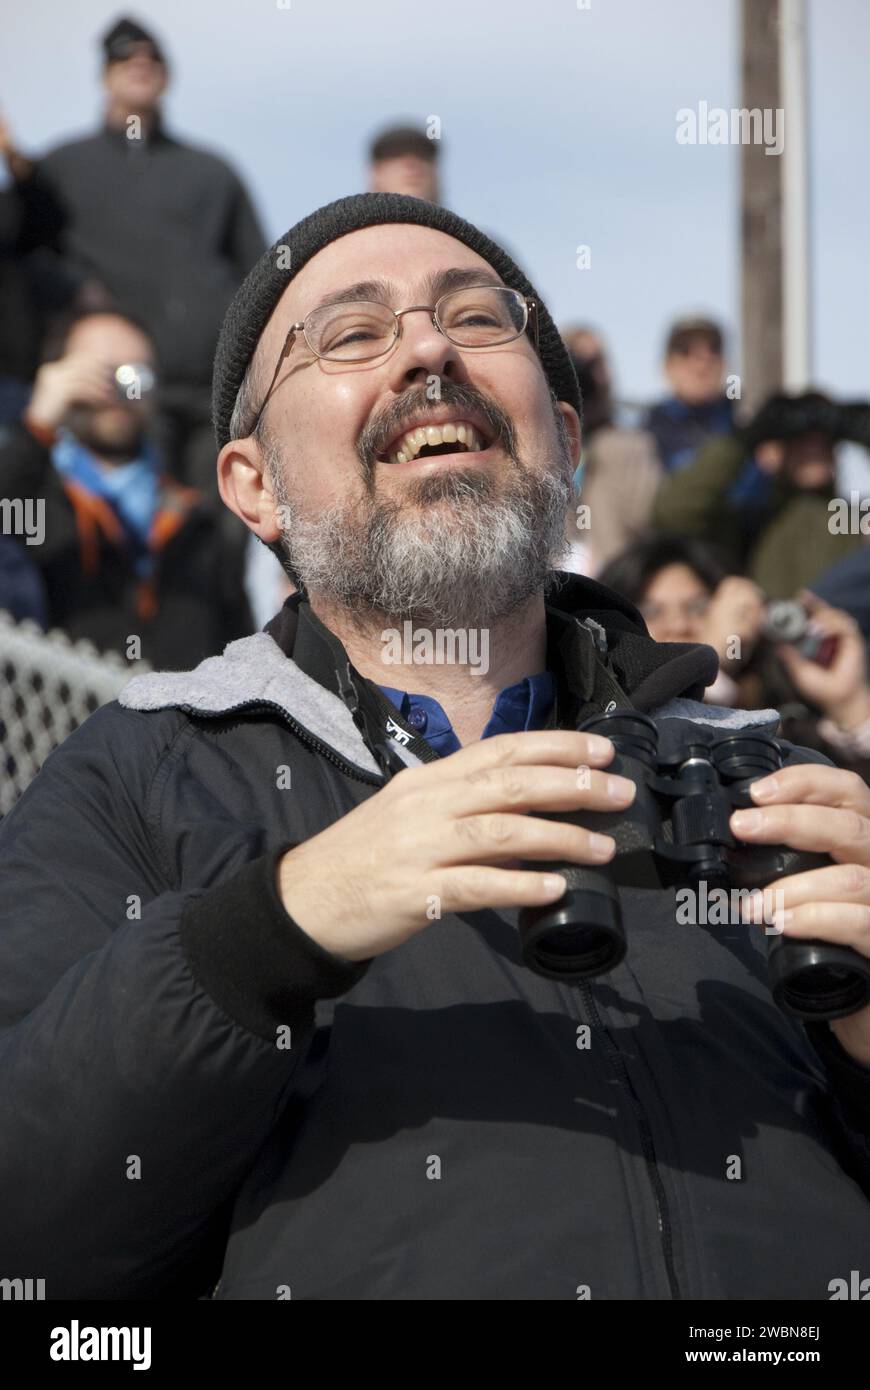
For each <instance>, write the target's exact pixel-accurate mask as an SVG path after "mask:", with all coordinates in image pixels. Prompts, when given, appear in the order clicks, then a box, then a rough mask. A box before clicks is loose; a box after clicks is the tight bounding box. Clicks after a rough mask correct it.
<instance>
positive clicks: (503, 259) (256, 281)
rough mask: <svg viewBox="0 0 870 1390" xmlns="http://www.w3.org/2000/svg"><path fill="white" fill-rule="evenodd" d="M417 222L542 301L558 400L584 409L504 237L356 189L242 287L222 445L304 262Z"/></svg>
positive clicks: (217, 418)
mask: <svg viewBox="0 0 870 1390" xmlns="http://www.w3.org/2000/svg"><path fill="white" fill-rule="evenodd" d="M390 222H411V223H415V224H416V225H418V226H422V227H433V228H434V229H435V230H436V231H439V232H445V233H446V234H447V236H452V237H455V238H456V240H457V241H461V242H462V243H463V244H464V245H465V246H468V247H470V249H471V250H472V251H476V252H477V254H478V255H479V256H482V257H483V259H484V260H485V261H487V262H488V263H489V264H490V265H491V266H492V268H493V270H494V271H495V272H496V273H497V274H498V275H499V276H500V277H501V279H502V280H503V281H504V283H505V284H506V285H508V286H509V287H510V288H511V289H514V290H519V291H520V293H521V294H524V295H526V296H527V297H528V298H529V299H533V300H534V301H535V303H536V304H537V306H538V310H537V312H538V355H539V357H540V359H541V365H542V367H543V369H544V374H545V376H546V378H547V380H548V382H549V383H550V385H551V387H552V388H553V391H554V392H555V395H556V399H557V400H560V401H567V402H568V403H569V404H570V405H572V406H573V407H574V409H575V410H576V411H577V414H578V415H580V413H581V410H582V406H581V400H580V388H579V386H578V385H577V377H576V375H575V372H574V366H573V363H572V361H571V358H570V356H569V354H568V351H567V349H566V347H565V345H564V343H563V342H562V339H561V338H560V336H559V332H558V330H557V328H556V325H555V324H554V323H553V320H552V319H551V318H550V315H549V313H548V312H547V309H546V306H545V305H544V303H543V301H542V300H541V297H540V295H539V294H538V293H537V291H536V290H535V288H534V287H533V285H531V284H530V282H529V281H528V280H527V279H526V277H525V275H524V274H523V272H522V271H521V270H520V268H519V266H518V265H517V264H516V263H515V262H514V261H513V260H512V259H511V257H510V256H509V255H508V253H507V252H506V251H504V250H503V249H502V248H501V247H500V246H499V245H498V244H497V243H496V242H494V241H493V240H492V238H491V237H488V236H487V235H486V234H485V233H484V232H481V231H478V229H477V227H475V226H473V225H472V224H471V223H470V222H466V221H465V219H464V218H462V217H459V216H458V215H457V214H456V213H455V212H451V211H450V210H449V209H448V208H445V207H441V206H440V205H439V204H438V203H428V202H426V201H425V200H424V199H422V198H410V197H407V196H406V195H405V194H403V193H355V194H352V195H351V196H350V197H348V198H339V199H337V201H336V202H334V203H327V205H326V206H325V207H322V208H319V209H318V210H317V211H316V212H312V213H310V214H309V216H308V217H304V218H303V219H302V221H301V222H297V223H296V225H295V226H294V227H291V228H290V230H289V231H287V232H285V233H284V235H283V236H282V237H279V238H278V240H277V241H276V242H275V244H274V245H273V246H271V247H270V248H269V250H268V251H266V252H264V253H263V255H262V256H261V257H260V259H259V261H257V264H256V265H255V266H254V268H253V270H251V271H250V273H249V274H248V276H247V277H246V279H245V280H244V281H243V282H242V284H241V285H240V286H239V289H238V291H237V292H236V295H235V297H234V299H233V301H232V303H231V304H230V307H229V309H228V310H227V313H226V316H225V318H224V321H223V326H222V328H221V332H220V337H219V338H218V345H217V350H216V353H215V360H214V376H213V382H212V415H213V420H214V430H215V438H216V440H217V446H218V449H222V448H223V446H224V445H225V444H226V443H227V441H228V440H229V439H230V420H231V418H232V414H233V409H234V407H235V403H236V397H237V395H238V393H239V388H240V387H241V384H242V381H243V380H244V376H245V372H246V371H247V369H248V364H249V363H250V361H251V358H252V357H253V355H254V351H255V349H256V346H257V343H258V342H259V340H260V335H261V334H262V332H263V329H264V328H265V327H266V324H267V323H268V321H269V318H270V317H271V314H272V311H273V309H274V308H275V305H276V304H277V303H278V300H279V299H280V298H281V295H282V294H283V293H284V290H285V289H286V288H287V286H288V285H289V283H290V281H291V280H292V279H293V277H294V275H297V274H298V273H299V271H300V270H301V269H302V267H303V266H304V265H305V264H306V263H307V262H308V261H310V260H311V258H312V256H316V255H317V252H318V251H322V250H323V248H324V246H328V245H329V244H330V242H333V241H337V240H338V238H339V237H342V236H347V234H348V233H349V232H356V231H359V230H360V229H361V228H363V227H374V226H380V225H382V224H384V223H390Z"/></svg>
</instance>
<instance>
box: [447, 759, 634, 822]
mask: <svg viewBox="0 0 870 1390" xmlns="http://www.w3.org/2000/svg"><path fill="white" fill-rule="evenodd" d="M611 789H612V791H611ZM437 795H438V797H439V799H440V801H441V804H442V805H443V807H444V809H445V810H447V811H448V812H450V813H452V814H453V815H455V816H469V815H482V814H483V813H485V812H486V811H577V810H580V809H581V808H582V809H587V810H592V811H623V810H625V808H626V807H627V806H630V805H631V803H632V801H633V800H634V796H635V786H634V783H633V782H632V781H630V780H629V778H627V777H620V776H617V775H616V774H614V773H608V772H600V771H598V770H596V769H594V768H592V767H590V766H589V765H588V763H587V764H584V763H581V764H580V765H579V766H578V767H571V768H567V767H538V766H533V765H522V764H520V765H516V764H513V765H511V766H509V767H494V768H484V769H479V770H478V771H477V772H475V773H474V775H473V776H471V777H466V778H462V779H460V780H457V781H453V782H450V783H449V784H445V786H443V787H442V788H440V790H439V792H438V794H437Z"/></svg>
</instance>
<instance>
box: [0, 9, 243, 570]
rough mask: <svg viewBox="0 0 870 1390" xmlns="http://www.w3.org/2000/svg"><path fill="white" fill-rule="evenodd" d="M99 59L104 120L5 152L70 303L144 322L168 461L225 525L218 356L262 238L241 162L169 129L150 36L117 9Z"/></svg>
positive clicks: (157, 52) (160, 62) (155, 44)
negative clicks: (219, 472)
mask: <svg viewBox="0 0 870 1390" xmlns="http://www.w3.org/2000/svg"><path fill="white" fill-rule="evenodd" d="M100 56H101V86H102V94H103V102H104V106H103V122H102V125H101V128H100V129H99V130H97V131H95V132H93V133H92V134H90V135H87V136H85V137H83V138H81V139H76V140H70V141H67V142H65V143H63V144H61V145H58V146H56V147H55V148H54V149H52V150H50V151H49V152H48V153H47V154H45V155H44V156H42V157H41V158H39V159H38V160H35V161H31V160H28V159H25V158H24V157H23V156H21V155H19V154H17V152H12V153H11V154H10V155H7V159H8V160H9V161H10V163H11V168H12V172H13V177H14V178H15V179H16V181H17V184H18V185H19V186H20V188H21V191H22V193H24V192H25V185H27V190H26V191H27V194H28V196H27V197H26V198H24V199H23V214H22V215H24V216H25V217H26V228H25V230H26V234H27V238H28V239H29V240H31V241H33V242H36V243H38V242H40V241H41V239H42V238H43V237H44V236H45V235H46V234H47V231H48V230H50V232H51V235H52V237H54V238H56V239H57V242H58V246H59V249H60V252H61V266H62V269H63V271H64V274H65V276H66V277H67V278H68V279H69V281H70V282H71V284H72V285H73V286H75V288H76V294H77V296H78V298H77V300H76V302H78V300H79V299H80V300H81V301H82V302H83V303H86V304H87V305H88V306H90V307H105V306H106V305H108V304H111V305H113V306H121V307H122V308H123V309H125V310H127V311H128V312H129V313H132V314H133V315H134V316H135V317H136V318H137V319H139V320H140V321H141V322H142V323H144V324H145V325H146V326H147V328H148V331H149V333H150V335H151V337H152V339H153V341H154V344H155V347H156V349H157V356H158V361H159V366H160V378H161V383H162V387H161V406H160V412H159V417H158V420H157V432H158V434H159V436H160V442H161V445H162V449H163V453H164V456H165V458H166V464H167V469H168V471H169V472H170V473H171V474H172V475H173V476H174V477H175V478H176V479H177V480H178V481H181V482H183V483H185V484H188V485H193V486H195V487H197V488H198V489H199V490H200V491H201V492H202V494H203V496H204V498H205V500H206V502H207V503H209V504H211V505H212V507H213V510H214V511H215V513H216V514H217V515H218V516H219V518H220V520H221V523H222V524H224V525H226V524H227V523H231V518H229V517H227V516H226V513H225V512H224V511H223V508H221V507H220V505H219V503H218V501H217V496H216V492H215V487H214V447H213V439H212V435H211V425H210V419H209V398H210V383H211V364H212V359H213V357H214V350H215V343H216V341H217V336H218V332H219V329H220V325H221V321H222V319H223V316H224V313H225V312H226V309H227V307H228V305H229V303H230V301H231V299H232V297H233V295H234V293H235V291H236V289H237V288H238V286H239V284H240V283H241V281H242V279H243V278H244V276H245V274H246V273H247V271H248V270H249V268H250V266H251V264H252V263H253V262H254V261H255V260H256V259H257V257H258V256H259V255H261V253H262V251H263V248H264V246H265V238H264V237H263V234H262V230H261V228H260V225H259V220H258V217H257V214H256V212H255V210H254V208H253V206H252V203H251V200H250V197H249V195H248V192H247V190H246V189H245V187H244V185H243V183H242V181H241V179H240V178H239V176H238V174H237V173H236V171H235V170H234V169H232V168H231V167H230V166H229V165H228V164H227V163H226V162H225V161H224V160H223V159H221V158H220V157H218V156H217V155H215V154H213V153H212V152H211V151H209V150H205V149H200V148H198V147H196V146H194V145H192V144H189V143H188V142H187V141H185V140H182V139H180V138H178V137H177V136H176V135H175V134H174V132H171V131H170V130H169V129H167V126H166V123H165V121H164V115H163V98H164V94H165V92H166V88H167V85H168V82H169V64H168V60H167V56H166V53H165V50H164V48H163V46H162V44H161V43H160V41H159V40H158V39H157V38H156V37H155V35H154V34H153V32H151V30H150V29H148V28H146V27H145V26H144V25H142V24H141V23H139V22H138V21H137V20H136V19H134V18H131V17H129V16H124V17H121V18H119V19H117V20H115V21H113V23H112V24H111V25H110V26H109V27H108V29H107V30H106V31H105V33H104V34H103V36H102V39H101V41H100ZM231 526H232V528H233V529H237V528H235V527H234V523H231ZM238 564H239V568H241V557H240V558H239V561H238Z"/></svg>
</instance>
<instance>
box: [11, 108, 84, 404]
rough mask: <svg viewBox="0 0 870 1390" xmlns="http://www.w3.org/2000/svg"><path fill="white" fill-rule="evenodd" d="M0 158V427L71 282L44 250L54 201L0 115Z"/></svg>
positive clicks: (29, 376) (68, 298) (29, 378)
mask: <svg viewBox="0 0 870 1390" xmlns="http://www.w3.org/2000/svg"><path fill="white" fill-rule="evenodd" d="M0 158H2V159H3V162H4V164H5V166H6V169H7V172H8V174H9V176H10V182H9V185H8V186H7V187H6V188H2V189H0V424H3V423H5V422H6V421H10V420H17V419H18V417H19V416H20V415H21V412H22V411H23V410H24V407H25V406H26V404H27V401H28V399H29V397H30V392H31V390H32V389H33V378H34V375H35V373H36V368H37V367H38V365H39V354H40V347H41V343H42V338H43V335H44V333H45V331H46V328H47V326H48V323H49V320H50V317H51V315H52V314H55V315H56V314H58V313H59V312H61V311H62V310H65V309H67V308H68V307H69V306H70V305H71V304H72V302H73V299H74V296H75V294H76V288H77V286H76V282H75V281H74V280H73V279H72V278H71V277H70V276H68V275H64V274H63V273H62V272H61V271H60V270H59V268H58V267H57V265H56V263H55V261H54V260H53V258H52V257H51V254H50V251H49V248H50V247H51V245H52V243H53V241H54V238H55V237H56V236H58V235H59V233H60V230H61V217H60V212H59V209H58V208H57V204H56V202H55V201H54V200H53V199H52V198H51V197H50V196H48V195H47V194H46V191H45V189H44V188H42V187H40V184H39V181H38V180H34V179H32V178H31V177H30V174H31V172H32V168H33V166H32V164H31V163H30V161H29V160H27V159H25V158H24V157H23V156H22V155H21V154H19V153H18V152H17V151H16V150H15V146H14V142H13V140H12V135H11V132H10V130H9V126H8V125H7V123H6V121H5V120H4V119H3V116H2V115H0Z"/></svg>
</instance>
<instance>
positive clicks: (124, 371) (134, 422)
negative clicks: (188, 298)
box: [0, 309, 251, 668]
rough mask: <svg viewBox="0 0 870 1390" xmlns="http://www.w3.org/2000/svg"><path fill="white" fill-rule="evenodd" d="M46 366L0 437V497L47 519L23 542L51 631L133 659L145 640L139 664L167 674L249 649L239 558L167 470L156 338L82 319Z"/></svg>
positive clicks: (59, 334) (82, 314)
mask: <svg viewBox="0 0 870 1390" xmlns="http://www.w3.org/2000/svg"><path fill="white" fill-rule="evenodd" d="M45 354H46V360H45V361H44V362H43V363H42V366H41V367H40V368H39V370H38V372H37V375H36V380H35V382H34V387H33V394H32V396H31V398H30V401H29V403H28V405H27V408H26V410H25V413H24V415H23V417H22V419H21V421H20V423H18V424H13V425H6V426H4V427H3V428H2V431H0V493H2V494H3V496H5V497H7V498H12V499H15V498H17V499H21V500H22V501H24V502H25V503H26V508H30V509H32V515H33V516H34V517H35V518H38V519H40V522H41V524H40V526H39V530H38V533H37V530H36V528H35V527H34V528H32V529H33V534H32V535H24V534H20V535H16V537H15V539H16V540H18V541H19V542H20V544H21V545H22V547H25V548H26V553H27V556H28V558H29V559H30V560H32V561H34V562H35V563H36V565H37V566H38V569H39V571H40V574H41V577H42V580H43V584H44V589H45V596H46V604H47V613H46V621H47V625H48V626H49V627H57V628H61V629H62V630H63V631H65V632H66V633H67V634H68V635H69V636H70V637H71V638H73V639H76V638H87V639H88V640H89V641H91V642H93V644H94V645H95V646H96V647H97V648H98V649H99V650H100V651H115V652H118V653H120V654H121V655H122V656H125V657H129V656H130V655H131V648H130V645H129V644H130V638H131V637H138V638H139V643H138V644H137V647H136V655H137V656H140V657H142V658H143V659H144V660H146V661H149V662H150V663H151V664H152V665H160V666H165V667H170V668H177V667H180V666H184V665H186V664H187V663H188V662H189V661H190V659H191V653H192V652H195V653H196V655H197V657H198V658H202V657H205V656H209V655H211V654H212V653H214V652H216V651H219V650H221V649H222V648H223V647H224V646H225V644H226V643H227V642H229V641H232V640H233V639H234V638H236V637H242V636H244V635H246V634H247V633H248V632H250V630H251V618H250V614H249V611H248V607H247V602H246V600H245V597H244V594H243V593H242V592H241V591H240V587H238V586H237V585H236V584H235V582H234V580H235V578H236V576H237V574H238V566H237V565H235V564H234V563H233V561H234V552H233V555H229V554H228V550H227V543H226V541H225V540H224V539H223V537H222V533H221V530H220V527H219V525H218V523H217V521H216V520H215V519H214V515H213V513H212V512H210V511H209V510H207V509H206V508H204V507H203V505H202V504H201V501H200V497H199V494H198V493H197V492H196V491H195V490H193V489H191V488H185V487H182V486H180V485H179V484H178V483H176V482H175V481H174V480H172V479H171V478H168V477H166V476H164V475H163V473H162V470H161V467H160V459H159V455H158V453H157V450H156V448H155V446H154V443H153V439H152V433H151V431H152V422H153V413H154V406H155V401H156V399H157V392H156V390H155V383H156V375H155V359H154V349H153V346H152V343H151V339H150V337H149V335H148V334H147V332H146V331H145V330H144V329H143V328H142V327H141V326H140V325H139V324H138V323H137V322H135V321H134V320H132V319H130V318H128V317H127V316H126V315H125V314H123V313H120V312H111V311H109V312H107V311H105V310H102V309H100V310H96V309H95V310H78V311H74V312H73V313H71V314H70V315H68V316H67V317H66V318H65V319H64V320H63V321H62V322H60V323H58V324H57V326H56V328H55V330H54V332H53V333H52V334H51V335H50V337H49V339H48V340H47V342H46V347H45ZM26 508H25V510H24V511H23V513H22V515H24V516H26V515H27V510H26Z"/></svg>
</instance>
